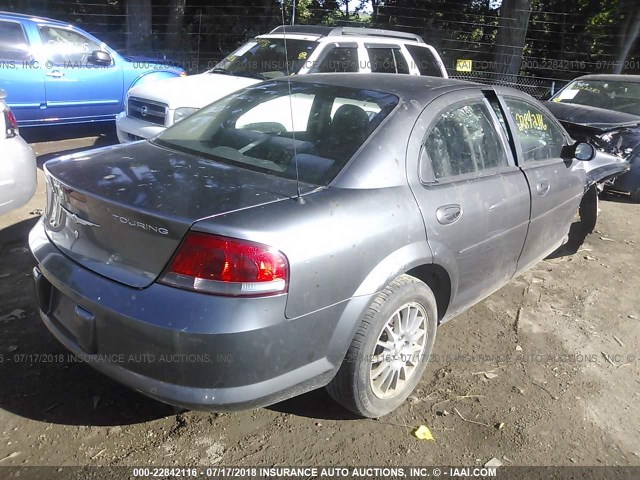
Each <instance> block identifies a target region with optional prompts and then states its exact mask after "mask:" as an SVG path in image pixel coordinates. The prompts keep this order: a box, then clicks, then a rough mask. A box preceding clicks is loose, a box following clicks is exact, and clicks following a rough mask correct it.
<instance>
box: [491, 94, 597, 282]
mask: <svg viewBox="0 0 640 480" xmlns="http://www.w3.org/2000/svg"><path fill="white" fill-rule="evenodd" d="M502 99H503V105H506V110H507V111H508V112H509V115H508V121H509V123H510V124H511V125H512V128H511V130H512V131H513V132H515V137H516V138H515V140H516V145H517V148H519V150H520V155H519V158H520V159H521V165H520V166H521V168H522V171H523V172H524V174H525V175H526V177H527V181H528V183H529V188H530V190H531V223H530V225H529V232H528V234H527V242H526V244H525V247H524V249H523V251H522V255H521V256H520V260H519V261H518V271H523V270H525V269H527V268H529V267H530V266H531V265H533V264H534V263H536V262H537V261H539V260H541V259H543V258H544V257H546V256H547V255H549V254H550V253H552V252H553V251H554V250H555V249H556V248H558V247H559V246H560V245H561V244H562V242H563V239H564V238H565V237H566V235H567V234H568V233H569V227H570V226H571V223H572V222H573V220H574V218H575V216H576V213H577V210H578V206H579V205H580V201H581V200H582V196H583V194H584V185H585V175H586V174H585V170H584V168H583V167H582V164H581V163H582V162H580V161H579V160H575V159H563V158H561V152H562V147H563V146H564V145H566V144H568V143H569V141H570V140H569V138H568V137H567V136H565V133H564V131H563V130H562V128H561V127H560V126H559V125H558V123H557V122H556V121H555V120H554V119H553V118H552V117H551V116H550V115H549V114H548V113H547V112H545V111H544V110H542V109H541V108H539V107H538V106H536V105H534V104H533V103H531V102H528V101H526V100H525V99H523V98H519V97H514V96H508V95H505V96H503V97H502Z"/></svg>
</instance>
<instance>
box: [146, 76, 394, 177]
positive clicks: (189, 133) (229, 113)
mask: <svg viewBox="0 0 640 480" xmlns="http://www.w3.org/2000/svg"><path fill="white" fill-rule="evenodd" d="M397 104H398V97H396V96H395V95H391V94H387V93H382V92H375V91H370V90H362V89H356V88H345V87H335V86H329V85H320V84H313V83H298V82H292V83H291V85H290V86H289V85H288V83H287V82H282V81H272V82H268V83H262V84H259V85H257V86H254V87H251V88H248V89H245V90H242V91H240V92H238V93H235V94H233V95H230V96H228V97H225V98H223V99H221V100H219V101H217V102H215V103H212V104H211V105H209V106H207V107H205V108H203V109H202V110H200V111H199V112H198V113H195V114H194V115H192V116H190V117H188V118H186V119H185V120H182V121H181V122H179V123H177V124H175V125H174V126H172V127H170V128H168V129H167V130H165V131H164V132H163V133H162V134H160V135H159V136H158V137H156V138H155V140H154V142H156V143H158V144H159V145H162V146H165V147H168V148H171V149H174V150H178V151H184V152H187V153H192V154H195V155H198V156H200V157H205V158H209V159H212V160H215V161H218V162H222V163H228V164H232V165H236V166H240V167H242V168H248V169H251V170H257V171H261V172H264V173H268V174H270V175H275V176H278V177H284V178H289V179H295V178H296V168H297V170H298V173H299V179H300V181H302V182H306V183H311V184H314V185H326V184H327V183H329V182H330V181H331V180H332V179H333V178H334V177H335V176H336V175H337V173H338V172H339V171H340V170H341V169H342V168H343V167H344V165H345V164H346V163H347V161H348V160H349V159H350V158H351V157H352V156H353V154H354V153H355V152H356V151H357V150H358V148H360V146H361V145H362V144H363V143H364V142H365V140H366V139H367V138H368V137H369V136H370V135H371V133H372V132H373V131H374V130H375V128H376V127H377V126H378V125H379V124H380V122H382V120H383V119H384V118H385V117H386V116H387V115H388V114H389V113H390V112H391V111H392V110H393V109H394V107H395V106H396V105H397ZM296 158H297V162H296V161H295V159H296ZM296 164H297V165H296Z"/></svg>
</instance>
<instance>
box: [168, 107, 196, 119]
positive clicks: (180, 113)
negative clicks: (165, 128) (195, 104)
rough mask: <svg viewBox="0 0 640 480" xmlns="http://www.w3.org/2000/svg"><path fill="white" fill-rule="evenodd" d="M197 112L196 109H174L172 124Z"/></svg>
mask: <svg viewBox="0 0 640 480" xmlns="http://www.w3.org/2000/svg"><path fill="white" fill-rule="evenodd" d="M197 111H198V109H197V108H192V107H182V108H176V111H175V112H173V123H178V122H179V121H180V120H184V119H185V118H187V117H188V116H189V115H192V114H194V113H196V112H197Z"/></svg>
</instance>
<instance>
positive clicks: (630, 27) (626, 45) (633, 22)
mask: <svg viewBox="0 0 640 480" xmlns="http://www.w3.org/2000/svg"><path fill="white" fill-rule="evenodd" d="M623 3H626V2H623ZM633 10H635V12H634V13H631V14H629V15H628V16H627V20H626V21H625V23H624V26H623V32H622V48H621V49H620V54H619V55H618V59H617V61H616V63H615V67H614V69H613V73H622V71H623V70H624V66H625V62H626V60H627V57H628V56H629V53H630V52H631V49H632V48H633V46H634V45H635V43H636V40H637V39H638V33H640V9H638V8H637V7H636V8H635V9H631V8H630V9H629V10H627V12H633Z"/></svg>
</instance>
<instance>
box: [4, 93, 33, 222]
mask: <svg viewBox="0 0 640 480" xmlns="http://www.w3.org/2000/svg"><path fill="white" fill-rule="evenodd" d="M6 96H7V95H6V93H5V92H4V90H2V89H0V151H1V152H2V160H1V162H2V165H1V166H0V215H2V214H4V213H8V212H10V211H11V210H14V209H16V208H18V207H21V206H22V205H24V204H25V203H27V202H28V201H29V200H30V199H31V197H32V196H33V194H34V193H35V191H36V184H37V180H36V168H37V167H36V156H35V154H34V153H33V151H32V150H31V148H30V147H29V145H27V144H26V142H25V141H24V140H23V139H22V137H21V136H20V133H19V132H18V123H17V121H16V117H15V116H14V115H13V112H12V111H11V109H10V108H9V106H8V105H7V104H6V103H5V98H6Z"/></svg>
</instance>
